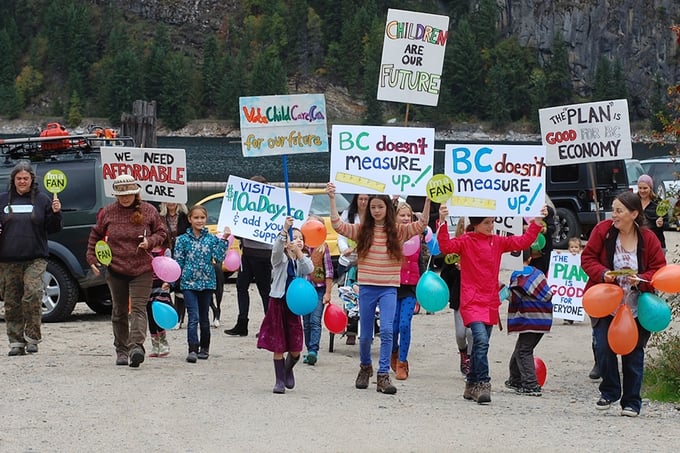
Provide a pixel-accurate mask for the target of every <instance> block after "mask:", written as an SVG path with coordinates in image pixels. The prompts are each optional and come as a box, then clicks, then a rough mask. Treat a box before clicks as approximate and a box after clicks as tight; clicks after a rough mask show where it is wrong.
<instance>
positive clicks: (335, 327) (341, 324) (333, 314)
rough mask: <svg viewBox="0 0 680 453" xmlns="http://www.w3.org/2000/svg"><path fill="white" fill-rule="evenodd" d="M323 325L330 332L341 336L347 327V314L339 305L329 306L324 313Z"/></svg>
mask: <svg viewBox="0 0 680 453" xmlns="http://www.w3.org/2000/svg"><path fill="white" fill-rule="evenodd" d="M323 323H324V324H325V325H326V328H327V329H328V330H329V332H332V333H335V334H341V333H343V332H344V331H345V328H346V327H347V314H346V313H345V311H344V310H343V309H342V308H340V307H338V306H337V305H333V304H327V305H326V310H325V311H324V313H323Z"/></svg>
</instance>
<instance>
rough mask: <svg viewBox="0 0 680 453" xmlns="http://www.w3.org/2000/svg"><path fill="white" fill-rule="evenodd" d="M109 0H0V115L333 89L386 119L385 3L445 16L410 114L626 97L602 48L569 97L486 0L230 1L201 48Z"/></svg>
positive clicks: (559, 59) (518, 112) (232, 107)
mask: <svg viewBox="0 0 680 453" xmlns="http://www.w3.org/2000/svg"><path fill="white" fill-rule="evenodd" d="M118 3H119V2H114V1H108V2H107V1H99V2H88V1H78V0H53V1H50V2H41V1H37V0H24V1H18V0H4V1H3V2H1V3H0V23H1V24H2V27H0V54H1V55H3V60H4V64H3V65H2V67H0V115H2V116H4V117H5V118H9V119H13V118H22V117H30V116H57V117H60V118H63V121H64V122H65V123H66V124H67V125H69V126H72V127H74V126H76V125H78V124H79V123H80V121H81V120H82V118H83V117H104V118H108V119H109V120H110V121H111V123H112V124H113V125H117V124H119V123H120V118H121V114H122V113H123V112H126V111H129V110H130V107H131V105H132V102H133V101H134V100H137V99H142V100H149V101H150V100H155V101H157V105H158V108H157V111H158V117H159V119H160V121H161V122H162V123H163V125H164V126H165V127H167V128H169V129H171V130H175V129H178V128H181V127H182V126H184V125H186V124H187V122H188V121H190V120H193V119H202V118H216V119H224V120H233V121H238V99H239V97H240V96H253V95H274V94H292V93H296V92H299V91H298V90H299V87H303V86H309V85H312V86H316V87H318V86H324V85H325V84H333V85H335V86H340V87H343V88H344V89H346V90H347V91H348V92H349V93H350V94H351V95H352V96H353V97H354V98H356V99H357V100H359V101H360V102H361V103H362V104H363V105H364V106H365V109H364V113H363V117H362V118H357V119H356V120H357V122H363V123H366V124H383V123H384V121H385V118H386V113H387V112H390V113H391V114H393V113H395V112H397V113H401V114H403V111H404V110H403V109H404V106H403V105H399V104H395V103H390V102H380V101H377V100H376V91H377V81H378V69H379V65H380V58H381V52H382V44H383V35H384V27H385V18H386V14H387V9H388V6H389V7H390V8H397V9H404V10H413V11H420V12H427V13H432V14H441V15H448V16H449V18H450V22H449V23H450V26H449V27H450V28H449V36H450V39H449V40H448V42H447V48H446V54H445V62H444V69H443V74H442V80H443V81H444V82H443V83H442V87H441V92H440V95H439V103H438V106H436V107H428V106H411V107H410V110H409V118H410V119H415V120H418V121H422V122H429V123H431V124H434V125H437V126H439V125H446V124H448V123H451V122H453V121H488V122H490V124H492V125H493V126H494V127H498V128H501V127H503V125H505V124H507V123H509V122H517V121H524V122H526V123H528V124H529V125H532V126H533V127H534V128H537V112H538V109H539V108H542V107H547V106H554V105H563V104H570V103H576V102H590V101H598V100H605V99H615V98H626V97H627V96H628V89H627V86H626V79H625V74H624V71H623V66H622V62H621V61H619V60H618V59H617V58H611V57H605V56H603V57H602V58H600V60H599V62H598V64H597V68H596V70H595V71H594V74H593V77H592V80H591V81H590V87H591V89H590V90H589V93H588V94H587V95H583V94H580V95H577V94H576V92H575V90H574V87H573V86H572V78H571V76H570V67H569V61H568V54H567V48H566V46H567V45H566V43H565V42H564V40H563V38H562V37H561V36H559V35H556V36H555V37H554V39H553V44H552V48H551V52H550V54H551V57H550V59H549V60H547V61H544V60H540V59H539V58H538V57H537V52H536V49H532V48H530V47H522V46H521V45H520V43H519V42H518V40H517V38H516V37H514V36H505V35H502V34H501V33H500V32H499V30H498V27H497V24H498V21H499V8H498V5H497V2H496V1H495V0H480V1H479V2H476V3H475V4H476V7H474V8H471V7H470V4H471V3H470V2H461V1H455V0H450V1H397V2H394V1H392V2H387V1H379V0H343V1H342V2H338V1H334V0H318V1H312V0H287V1H284V0H244V1H240V2H232V3H234V5H235V8H232V9H231V10H230V11H229V13H228V14H224V17H223V18H222V21H221V24H222V25H221V27H220V28H219V30H216V31H214V32H208V33H203V32H200V33H199V32H196V33H195V34H199V35H200V42H199V43H198V44H196V42H197V41H198V40H197V39H195V36H193V37H192V39H191V40H189V39H187V37H186V36H183V35H182V34H181V33H179V32H178V29H177V27H175V26H174V25H173V24H169V23H164V22H162V21H149V20H144V19H141V18H139V17H135V16H134V15H132V14H126V12H125V11H124V10H122V8H120V7H119V5H118ZM664 95H665V87H662V86H659V87H658V95H655V96H654V97H653V98H652V99H649V100H648V102H649V104H650V105H649V108H648V111H650V112H652V113H655V112H657V111H659V110H662V109H663V108H664V102H665V101H664ZM650 117H651V118H650V119H652V121H654V115H650ZM631 119H640V118H631ZM643 119H644V118H643Z"/></svg>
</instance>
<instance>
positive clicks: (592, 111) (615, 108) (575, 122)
mask: <svg viewBox="0 0 680 453" xmlns="http://www.w3.org/2000/svg"><path fill="white" fill-rule="evenodd" d="M538 115H539V120H540V123H541V137H542V140H543V145H545V147H546V164H547V165H549V166H554V165H566V164H576V163H580V162H599V161H605V160H615V159H630V158H631V157H633V144H632V142H631V141H630V122H629V120H628V101H626V100H625V99H617V100H614V101H602V102H591V103H586V104H572V105H563V106H560V107H550V108H546V109H540V110H539V111H538Z"/></svg>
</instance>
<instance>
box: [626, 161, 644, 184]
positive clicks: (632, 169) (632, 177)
mask: <svg viewBox="0 0 680 453" xmlns="http://www.w3.org/2000/svg"><path fill="white" fill-rule="evenodd" d="M626 172H627V173H628V182H629V183H630V184H635V183H636V182H637V180H638V178H639V177H640V176H642V175H643V174H644V173H645V170H644V169H643V168H642V165H640V163H639V162H636V161H626Z"/></svg>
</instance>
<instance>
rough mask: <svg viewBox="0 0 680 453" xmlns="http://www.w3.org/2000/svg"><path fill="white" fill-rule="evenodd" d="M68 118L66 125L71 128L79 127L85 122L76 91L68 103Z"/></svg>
mask: <svg viewBox="0 0 680 453" xmlns="http://www.w3.org/2000/svg"><path fill="white" fill-rule="evenodd" d="M68 104H69V105H68V118H67V119H66V123H67V124H68V125H69V126H70V127H77V126H79V125H80V123H82V122H83V112H82V110H83V106H82V104H81V102H80V96H78V92H76V91H74V92H73V93H72V94H71V97H70V98H69V101H68Z"/></svg>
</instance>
